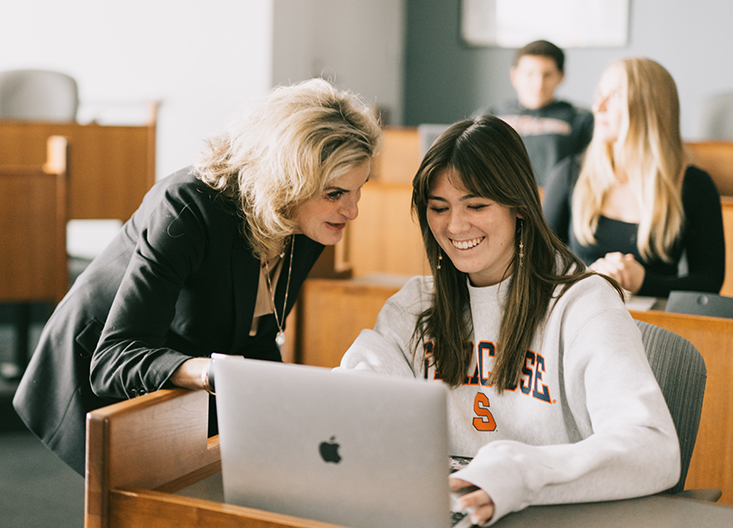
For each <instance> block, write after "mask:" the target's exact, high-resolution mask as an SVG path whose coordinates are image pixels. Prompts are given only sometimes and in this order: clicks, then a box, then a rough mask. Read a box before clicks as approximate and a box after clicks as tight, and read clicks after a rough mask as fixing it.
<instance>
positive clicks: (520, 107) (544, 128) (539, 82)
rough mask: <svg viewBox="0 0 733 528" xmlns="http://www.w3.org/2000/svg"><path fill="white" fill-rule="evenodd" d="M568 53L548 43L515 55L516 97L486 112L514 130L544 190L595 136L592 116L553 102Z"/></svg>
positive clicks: (511, 73)
mask: <svg viewBox="0 0 733 528" xmlns="http://www.w3.org/2000/svg"><path fill="white" fill-rule="evenodd" d="M564 67H565V54H564V53H563V51H562V50H561V49H560V48H558V47H557V46H555V45H554V44H552V43H551V42H548V41H546V40H537V41H534V42H530V43H529V44H527V45H526V46H524V47H523V48H521V49H520V50H518V51H517V54H516V56H515V58H514V65H513V66H512V68H511V70H510V71H509V77H510V79H511V81H512V85H513V86H514V89H515V90H516V91H517V97H516V98H513V99H508V100H505V101H500V102H498V103H495V104H492V105H490V106H488V107H487V108H482V109H481V110H479V111H478V112H476V113H475V114H474V115H483V114H492V115H495V116H497V117H499V118H501V119H503V120H504V121H506V122H507V123H509V124H510V125H511V126H512V127H513V128H514V130H516V131H517V132H518V133H519V135H520V136H521V137H522V140H523V141H524V145H525V147H526V148H527V152H528V153H529V158H530V160H531V162H532V168H533V169H534V173H535V178H536V179H537V185H539V186H540V187H542V186H544V184H545V182H546V181H547V179H548V177H549V174H550V171H551V170H552V168H553V167H554V166H555V164H557V162H559V161H560V160H562V159H563V158H565V157H567V156H572V155H575V154H580V153H582V152H583V151H584V150H585V148H586V147H587V146H588V143H590V140H591V136H592V135H593V114H592V113H591V112H590V111H588V110H586V109H583V108H577V107H575V106H573V105H572V104H571V103H569V102H567V101H560V100H557V99H555V88H557V86H558V85H559V84H560V82H561V81H562V80H563V75H564Z"/></svg>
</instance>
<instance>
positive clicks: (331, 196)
mask: <svg viewBox="0 0 733 528" xmlns="http://www.w3.org/2000/svg"><path fill="white" fill-rule="evenodd" d="M343 195H344V193H343V192H342V191H333V192H330V193H328V194H327V195H326V198H328V199H329V200H331V201H332V202H336V201H338V200H339V199H340V198H341V197H342V196H343Z"/></svg>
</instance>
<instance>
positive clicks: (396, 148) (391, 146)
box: [372, 127, 422, 184]
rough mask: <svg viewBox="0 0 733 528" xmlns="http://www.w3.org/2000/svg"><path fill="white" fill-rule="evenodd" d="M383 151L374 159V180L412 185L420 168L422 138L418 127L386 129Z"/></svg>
mask: <svg viewBox="0 0 733 528" xmlns="http://www.w3.org/2000/svg"><path fill="white" fill-rule="evenodd" d="M383 132H384V144H383V145H382V151H381V152H380V153H379V155H377V157H376V158H374V162H373V164H372V179H374V180H376V181H380V182H392V183H410V184H411V183H412V178H414V177H415V174H416V173H417V169H418V168H419V167H420V162H421V161H422V160H421V159H420V158H421V156H420V137H419V136H418V133H417V128H416V127H385V128H384V130H383Z"/></svg>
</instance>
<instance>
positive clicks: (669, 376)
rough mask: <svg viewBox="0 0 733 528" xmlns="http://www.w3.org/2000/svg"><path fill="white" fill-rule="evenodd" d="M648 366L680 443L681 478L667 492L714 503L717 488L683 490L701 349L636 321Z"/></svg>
mask: <svg viewBox="0 0 733 528" xmlns="http://www.w3.org/2000/svg"><path fill="white" fill-rule="evenodd" d="M636 324H637V325H638V326H639V330H641V340H642V342H643V343H644V351H645V352H646V356H647V359H648V361H649V366H650V367H651V369H652V372H653V373H654V376H655V377H656V378H657V383H659V387H660V388H661V389H662V394H663V395H664V400H665V401H666V402H667V407H668V408H669V412H670V414H671V415H672V421H673V422H674V426H675V428H676V429H677V437H678V438H679V442H680V462H681V471H680V479H679V481H677V484H676V485H675V486H673V487H672V488H670V489H668V490H667V493H670V494H674V495H677V496H681V497H687V498H694V499H697V500H705V501H710V502H716V501H717V500H718V499H719V498H720V496H721V494H722V493H721V491H720V490H719V489H716V488H710V489H692V490H685V480H686V479H687V470H688V468H689V466H690V459H691V458H692V451H693V449H694V448H695V440H696V439H697V429H698V427H699V425H700V413H701V412H702V400H703V396H704V395H705V382H706V379H707V369H706V368H705V361H704V360H703V358H702V355H700V352H698V351H697V349H696V348H695V347H694V346H692V344H691V343H690V342H689V341H687V340H686V339H684V338H682V337H680V336H678V335H677V334H675V333H674V332H670V331H669V330H666V329H664V328H661V327H659V326H655V325H652V324H649V323H645V322H643V321H636Z"/></svg>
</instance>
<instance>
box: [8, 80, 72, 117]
mask: <svg viewBox="0 0 733 528" xmlns="http://www.w3.org/2000/svg"><path fill="white" fill-rule="evenodd" d="M78 107H79V95H78V88H77V84H76V81H75V80H74V79H73V78H72V77H69V76H68V75H66V74H64V73H60V72H55V71H46V70H9V71H4V72H0V119H7V120H13V121H74V120H75V119H76V111H77V109H78Z"/></svg>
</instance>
